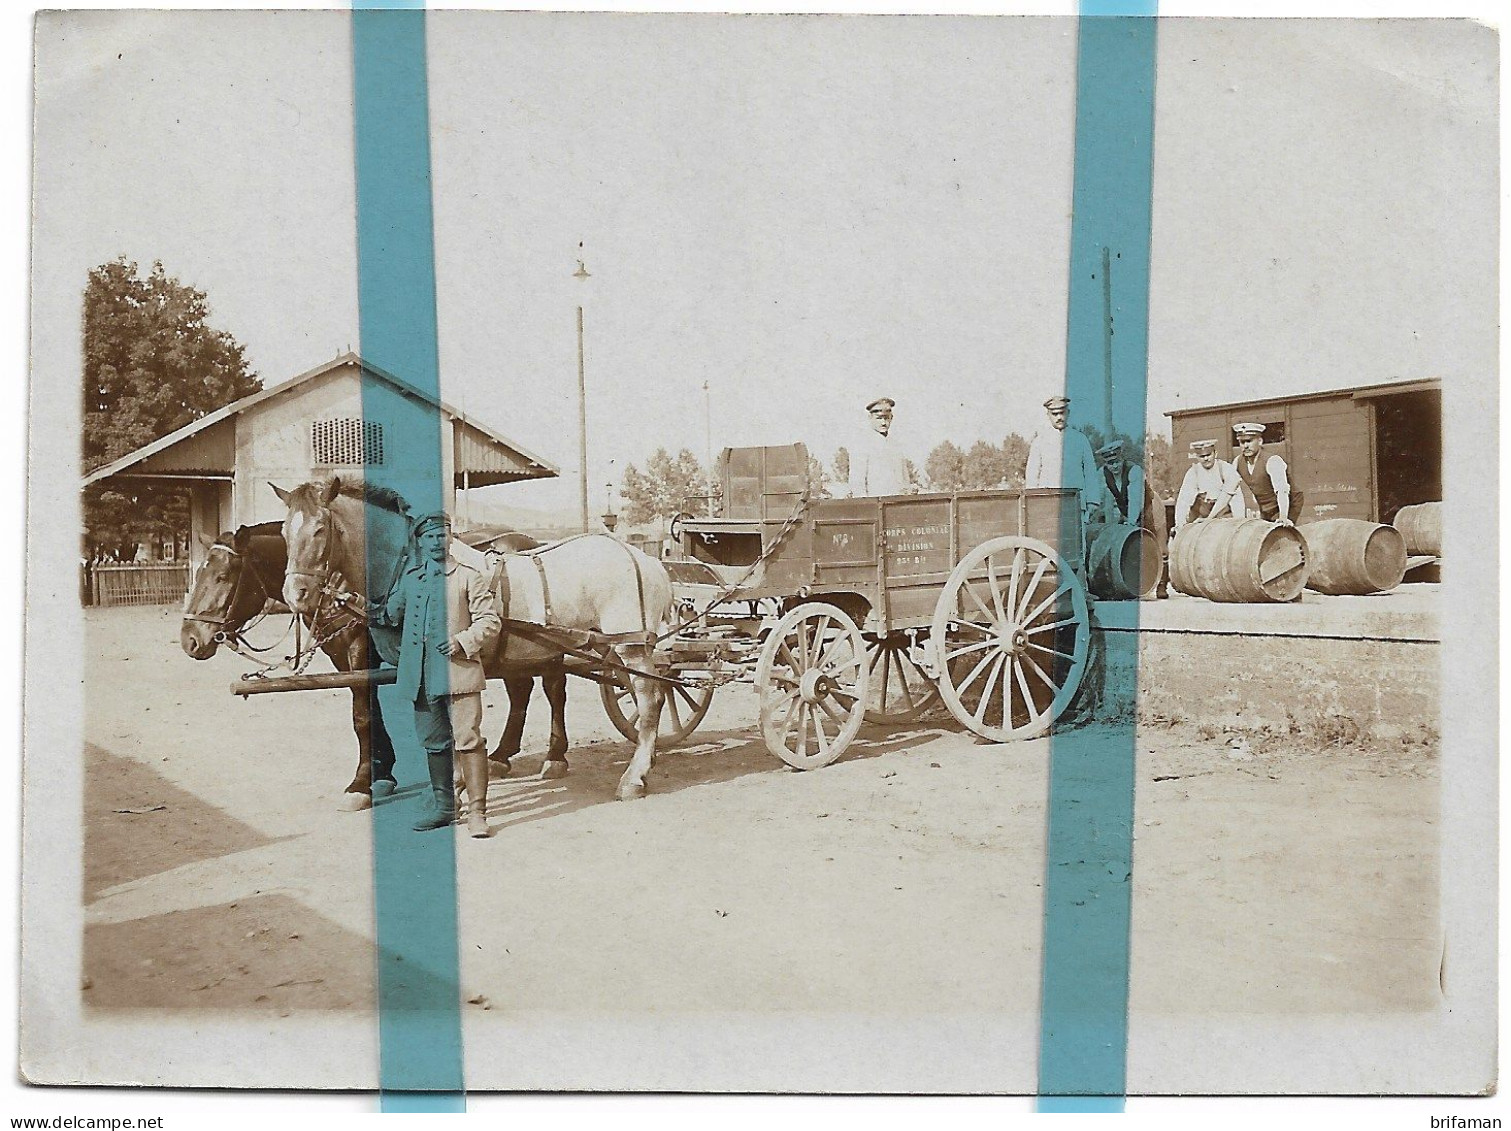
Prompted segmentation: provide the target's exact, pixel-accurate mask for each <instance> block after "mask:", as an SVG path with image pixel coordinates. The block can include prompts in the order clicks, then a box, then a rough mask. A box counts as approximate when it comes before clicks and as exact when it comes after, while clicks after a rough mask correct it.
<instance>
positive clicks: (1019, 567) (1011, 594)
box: [1007, 546, 1023, 617]
mask: <svg viewBox="0 0 1511 1131" xmlns="http://www.w3.org/2000/svg"><path fill="white" fill-rule="evenodd" d="M1022 580H1023V547H1022V546H1015V547H1013V571H1012V574H1011V576H1010V578H1009V580H1008V583H1007V597H1008V604H1009V605H1010V606H1011V607H1012V611H1013V615H1014V617H1016V616H1017V612H1018V602H1019V601H1021V600H1022V599H1023V598H1022V595H1021V594H1020V593H1019V592H1018V582H1020V581H1022Z"/></svg>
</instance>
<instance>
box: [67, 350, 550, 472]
mask: <svg viewBox="0 0 1511 1131" xmlns="http://www.w3.org/2000/svg"><path fill="white" fill-rule="evenodd" d="M349 365H355V366H356V367H357V368H358V369H359V370H360V371H361V372H362V373H364V374H367V375H369V376H372V377H376V378H378V379H379V380H382V381H385V382H387V383H388V384H390V385H392V386H393V387H394V388H396V389H398V390H399V391H400V392H402V393H404V394H405V395H406V396H410V397H413V398H415V399H416V400H419V401H422V402H423V403H425V404H428V405H430V406H431V407H433V408H436V409H439V410H440V411H441V412H443V413H445V414H446V415H447V416H448V417H450V418H451V419H452V420H456V421H459V422H461V424H462V425H464V427H465V428H466V429H467V430H470V431H471V432H474V433H477V434H478V435H479V436H480V437H481V442H482V444H483V445H484V446H492V447H496V448H503V449H505V450H506V451H507V452H508V454H510V455H511V456H513V457H515V462H517V463H521V464H524V465H525V467H524V468H522V469H520V470H517V471H513V472H509V473H504V472H501V471H500V470H499V469H498V468H496V467H479V468H474V469H468V468H463V467H458V468H457V469H456V470H457V474H458V475H460V474H461V473H462V472H463V471H464V470H475V471H478V472H479V473H480V474H479V477H478V478H477V479H475V481H474V485H475V486H486V485H489V484H491V483H498V482H504V481H506V480H509V479H549V478H552V477H554V476H556V475H559V474H561V468H559V467H557V466H556V465H555V464H553V463H552V462H551V461H549V460H547V459H543V458H542V457H540V456H538V455H535V454H534V453H533V452H530V451H529V450H527V449H526V448H525V447H524V446H523V445H521V444H518V443H516V442H515V441H513V440H511V439H509V438H508V437H507V436H504V435H503V434H502V433H499V432H497V431H495V430H494V429H492V428H490V427H489V426H488V425H486V424H483V423H482V422H481V421H479V420H476V419H474V418H473V417H470V416H468V415H466V414H465V413H463V412H459V411H458V410H456V409H455V408H452V407H451V406H450V405H449V404H447V403H446V402H445V401H442V400H439V399H437V398H435V397H433V396H431V395H430V394H429V393H427V392H425V391H424V390H422V389H420V388H418V387H417V386H415V385H412V384H410V383H409V382H408V381H405V380H404V379H403V378H402V377H397V376H395V375H394V374H392V373H389V372H387V371H386V370H383V369H379V368H378V367H377V366H376V365H373V364H372V363H371V362H369V361H364V360H363V359H362V358H361V357H360V356H358V355H357V354H355V353H352V352H350V351H348V352H346V353H343V354H339V355H338V356H337V357H335V358H334V359H333V360H331V361H327V362H325V363H324V364H322V365H319V366H316V367H315V368H314V369H310V370H307V371H305V372H304V373H300V374H299V375H298V376H296V377H291V378H290V379H289V380H287V381H284V382H281V383H280V384H277V385H273V386H271V387H269V388H266V389H261V390H259V391H258V392H255V393H252V394H251V395H250V396H245V397H242V398H241V399H240V400H239V401H233V402H232V403H230V404H228V405H226V406H225V407H223V408H218V409H216V410H215V411H214V412H212V413H210V414H209V415H207V416H202V417H200V418H199V419H198V420H195V421H192V422H190V423H189V424H186V425H184V426H183V427H182V428H180V429H178V430H177V431H175V432H170V433H168V435H166V436H163V437H162V438H160V439H157V440H154V441H152V443H150V444H147V445H145V446H143V447H140V448H138V449H137V450H136V451H134V452H129V453H127V454H126V455H124V456H122V457H121V458H120V459H118V460H115V461H113V462H111V463H107V464H105V465H104V466H103V467H97V468H95V469H94V470H93V471H91V472H90V473H89V474H88V475H86V476H85V477H84V486H86V487H88V486H89V485H90V484H92V483H99V482H101V481H102V480H105V479H110V478H111V477H113V476H116V475H121V474H122V473H123V472H126V473H129V471H130V469H131V468H133V467H135V466H136V465H137V464H140V463H142V462H143V461H144V460H148V459H151V458H152V457H153V456H155V455H158V454H159V453H161V452H164V451H166V450H167V449H169V448H171V447H173V446H174V445H175V444H179V443H182V442H183V441H185V440H188V439H190V438H191V437H195V436H198V435H199V434H200V433H202V432H205V431H206V430H207V429H210V428H213V427H215V425H217V424H219V423H221V422H222V421H224V420H229V419H230V418H232V417H235V416H240V415H241V414H242V413H244V412H247V411H249V410H250V409H254V408H256V407H258V406H259V405H261V404H263V403H264V402H266V401H270V400H272V399H273V398H275V397H281V396H285V395H286V394H288V393H291V392H293V391H294V390H295V389H298V388H299V387H300V386H302V385H304V384H306V383H307V382H309V381H312V380H315V379H316V378H319V377H324V376H325V375H327V374H329V373H333V372H335V371H336V370H338V369H341V368H343V367H345V366H349ZM204 470H209V469H204ZM184 474H186V475H188V474H192V472H188V471H185V472H184Z"/></svg>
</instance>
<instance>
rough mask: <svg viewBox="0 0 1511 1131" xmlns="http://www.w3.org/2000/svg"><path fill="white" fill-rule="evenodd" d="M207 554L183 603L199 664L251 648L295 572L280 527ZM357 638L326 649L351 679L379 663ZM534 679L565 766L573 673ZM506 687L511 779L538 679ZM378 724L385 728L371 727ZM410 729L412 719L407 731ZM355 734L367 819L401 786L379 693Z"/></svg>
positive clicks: (363, 699)
mask: <svg viewBox="0 0 1511 1131" xmlns="http://www.w3.org/2000/svg"><path fill="white" fill-rule="evenodd" d="M498 540H499V541H501V542H503V543H504V544H506V545H509V546H515V545H518V546H519V547H520V548H530V547H532V546H538V545H540V543H538V542H536V541H535V540H534V539H533V538H529V537H528V536H526V535H523V534H518V533H513V534H509V533H505V534H502V535H500V536H499V537H498ZM208 551H209V553H208V556H207V557H206V560H205V563H204V565H202V566H201V567H200V569H199V571H198V573H196V574H195V577H194V586H193V588H192V589H191V590H190V592H189V595H188V596H187V597H186V598H185V600H184V619H183V625H182V627H181V628H180V630H179V643H180V644H181V645H182V647H183V649H184V652H185V653H186V654H187V655H188V656H189V657H191V658H192V659H195V660H208V659H209V658H210V657H211V656H214V655H215V653H216V652H217V651H218V650H219V648H220V646H221V644H227V645H228V646H232V647H237V646H240V647H249V645H247V644H246V642H245V641H244V640H243V639H242V638H241V632H242V630H243V629H244V628H245V627H246V625H247V622H248V621H250V620H251V619H252V618H253V617H255V616H257V615H258V614H260V613H262V612H263V611H264V608H265V606H266V605H267V604H268V602H269V601H281V600H282V599H283V583H284V578H285V573H286V570H287V564H288V547H287V545H286V544H285V543H284V540H283V524H282V523H281V522H264V523H259V524H257V525H256V526H243V527H240V528H239V529H237V530H236V532H235V533H234V534H233V533H231V532H229V531H227V532H226V533H224V534H222V535H220V537H219V538H217V539H216V540H215V541H214V542H213V543H211V544H210V545H209V547H208ZM357 632H358V626H357V625H355V624H354V625H353V626H352V629H351V630H350V632H348V633H342V634H338V635H336V636H333V637H332V638H331V639H330V640H328V641H325V642H324V643H322V645H321V651H323V652H324V653H325V654H326V655H327V656H329V657H330V660H331V663H332V664H333V665H334V666H335V668H336V670H337V671H343V672H344V671H352V670H354V668H355V667H356V666H357V665H358V664H360V665H361V666H364V667H365V666H367V664H368V663H369V662H370V661H371V660H372V659H373V658H374V657H376V656H377V655H378V651H377V648H376V647H375V646H374V645H373V643H372V641H371V640H370V639H369V640H368V641H367V642H366V649H365V651H364V650H362V649H359V648H356V647H354V645H355V644H356V639H355V637H356V635H357ZM362 635H363V636H365V635H366V633H365V632H363V633H362ZM534 674H535V675H538V676H539V678H540V681H541V687H542V689H543V690H544V691H545V693H546V700H547V702H549V703H550V705H551V744H550V747H549V748H548V750H547V752H546V759H547V760H548V761H549V760H551V759H553V758H562V757H564V754H565V751H566V748H567V731H566V705H567V698H566V683H567V677H566V673H565V672H564V671H562V670H561V665H560V663H557V664H556V665H555V667H554V670H553V669H551V668H549V667H548V668H545V669H543V670H541V671H540V672H537V673H534ZM504 687H505V689H506V690H507V691H508V693H509V722H508V724H507V725H506V726H505V727H504V734H503V737H502V738H501V739H500V740H499V744H498V747H497V749H495V750H494V751H493V753H492V754H490V755H489V759H490V762H491V764H492V770H493V776H495V777H504V776H507V775H508V773H509V771H510V758H511V757H513V756H514V755H516V754H518V753H519V751H520V740H521V738H522V736H523V734H524V729H525V722H526V717H527V716H526V712H527V709H528V707H529V703H530V695H531V692H532V691H533V689H534V677H533V676H532V675H529V674H526V675H521V676H519V677H518V678H512V679H507V680H505V681H504ZM374 720H377V722H378V725H376V726H374V725H372V723H373V721H374ZM408 723H409V720H408V719H407V718H406V719H405V721H404V725H408ZM352 729H353V730H354V731H355V732H356V735H357V769H356V771H355V773H354V774H353V776H352V780H351V784H350V785H348V786H347V787H346V790H345V794H344V799H343V801H342V805H341V807H342V809H343V810H345V811H347V812H360V811H362V810H365V809H367V808H369V807H370V806H371V804H372V795H373V793H374V792H376V793H377V794H378V796H380V797H383V796H386V795H387V794H389V793H391V792H392V791H393V789H394V786H395V782H394V776H393V768H394V749H393V741H392V739H391V738H390V736H389V733H388V727H387V725H386V724H385V722H384V721H383V714H382V707H381V704H380V701H379V698H378V694H377V689H376V688H375V687H371V686H370V687H368V688H365V689H364V688H359V687H354V688H352Z"/></svg>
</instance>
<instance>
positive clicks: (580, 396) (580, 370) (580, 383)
mask: <svg viewBox="0 0 1511 1131" xmlns="http://www.w3.org/2000/svg"><path fill="white" fill-rule="evenodd" d="M577 246H578V247H579V248H580V247H582V244H580V243H579V244H578V245H577ZM572 277H573V278H574V279H582V280H584V281H586V280H587V279H590V278H592V276H591V275H589V274H588V268H587V264H585V263H584V262H583V261H582V260H580V259H579V260H578V261H577V270H576V271H574V272H572ZM577 504H578V522H579V523H580V524H581V526H582V532H583V533H584V534H586V533H588V531H589V530H590V529H591V527H590V526H589V525H588V380H587V369H586V367H585V366H584V364H583V343H582V303H580V302H579V303H578V304H577Z"/></svg>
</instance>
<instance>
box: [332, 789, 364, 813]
mask: <svg viewBox="0 0 1511 1131" xmlns="http://www.w3.org/2000/svg"><path fill="white" fill-rule="evenodd" d="M372 807H373V799H372V797H371V796H369V795H368V794H366V793H343V794H342V795H341V800H340V801H339V802H338V803H337V804H336V808H337V809H338V810H339V811H340V812H342V813H361V812H363V811H364V810H366V809H371V808H372Z"/></svg>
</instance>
